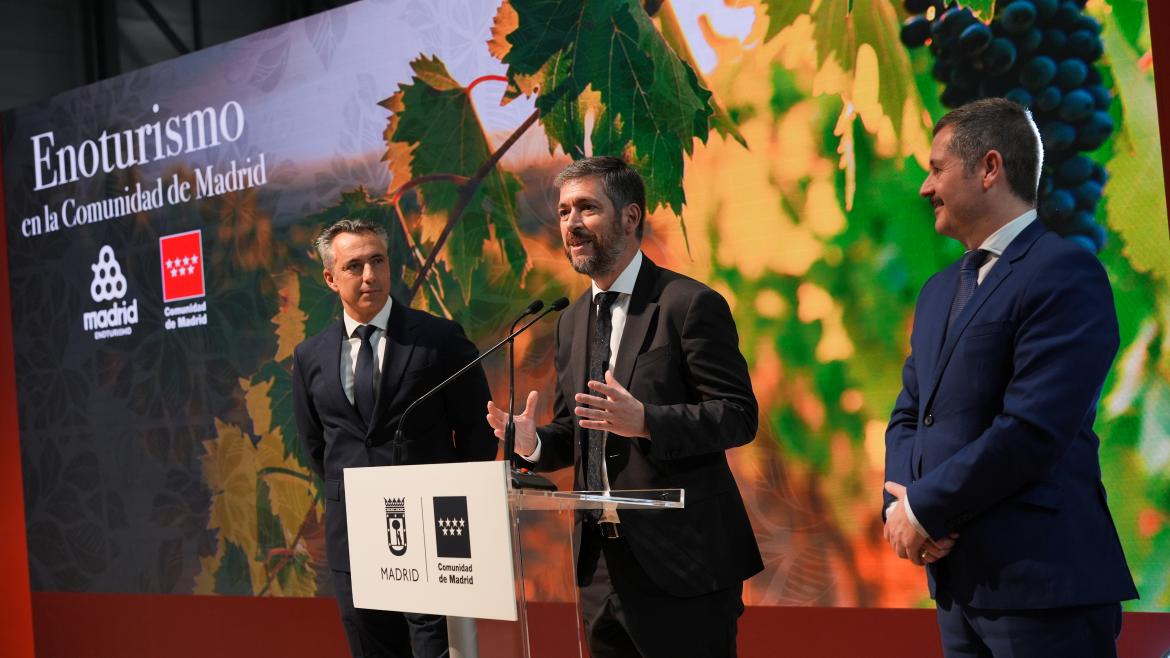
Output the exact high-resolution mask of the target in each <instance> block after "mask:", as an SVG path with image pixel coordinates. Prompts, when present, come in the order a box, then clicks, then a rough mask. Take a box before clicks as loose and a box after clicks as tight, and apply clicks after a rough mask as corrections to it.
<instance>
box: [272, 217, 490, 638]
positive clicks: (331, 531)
mask: <svg viewBox="0 0 1170 658" xmlns="http://www.w3.org/2000/svg"><path fill="white" fill-rule="evenodd" d="M316 247H317V251H318V253H319V254H320V256H321V262H322V264H323V265H324V267H325V283H326V284H328V285H329V287H330V288H331V289H332V290H333V291H334V292H336V293H337V295H338V297H340V298H341V306H342V309H343V311H344V313H343V315H342V318H341V319H340V320H338V321H337V322H336V323H334V324H333V325H331V326H330V327H329V328H327V329H325V330H324V331H322V332H321V333H319V334H317V335H316V336H313V337H312V338H309V339H307V340H306V341H305V342H303V343H301V344H300V345H298V346H297V348H296V351H295V353H294V356H293V412H294V414H295V416H296V421H297V429H298V431H299V432H300V436H301V440H302V441H304V443H305V446H306V448H307V449H308V452H309V456H310V458H311V460H312V462H311V465H312V467H313V470H315V471H316V472H317V475H319V476H321V478H322V479H323V480H324V483H325V491H324V498H325V549H326V553H327V555H328V558H329V567H330V569H332V571H333V584H334V588H335V589H336V593H337V601H338V607H339V608H340V610H341V620H342V625H343V626H344V627H345V634H346V638H347V640H348V641H349V647H350V651H351V653H352V654H353V655H354V656H355V657H357V656H361V657H364V658H369V657H375V656H376V657H378V658H382V657H394V658H398V657H400V656H401V657H407V656H411V655H412V654H413V655H414V656H416V657H419V656H426V657H432V656H446V655H448V646H447V626H446V619H445V618H444V617H440V616H436V615H421V614H403V613H397V612H385V611H380V610H365V609H356V608H354V606H353V593H352V589H351V588H352V583H351V580H350V573H349V541H348V537H347V534H346V532H347V531H346V519H345V491H344V489H343V487H342V469H344V468H350V467H357V466H386V465H392V464H393V461H392V459H393V456H392V455H393V446H391V445H387V443H388V442H389V441H390V440H391V438H392V437H393V436H394V431H395V429H396V428H397V426H398V421H399V417H400V416H401V414H402V412H403V410H405V409H406V407H407V406H408V405H409V404H410V403H411V402H413V401H414V400H416V399H417V398H419V397H420V396H421V395H422V394H423V393H425V392H427V391H428V390H430V389H431V388H432V387H433V386H435V385H436V384H438V383H439V382H441V381H443V380H444V379H445V378H446V377H447V376H448V375H450V374H452V373H453V372H455V371H456V370H458V369H459V368H460V367H462V366H463V365H465V364H466V363H468V362H469V361H471V360H472V359H474V358H475V357H476V356H478V355H479V353H478V351H477V350H476V348H475V346H474V345H472V344H471V342H470V341H468V340H467V338H466V337H464V335H463V330H462V329H461V328H460V327H459V325H458V324H456V323H454V322H451V321H449V320H444V319H442V318H437V317H435V316H433V315H430V314H428V313H424V312H422V311H416V310H413V309H411V308H409V307H407V306H405V305H403V304H399V303H396V302H394V301H393V299H391V297H390V268H389V263H388V260H387V247H388V238H387V235H386V230H385V229H384V228H382V227H381V226H379V225H376V224H373V223H371V222H368V221H366V220H361V219H343V220H341V221H339V222H337V223H335V224H333V225H332V226H330V227H328V228H326V229H325V230H324V231H322V232H321V234H320V236H319V237H318V238H317V240H316ZM490 399H491V393H490V391H489V390H488V385H487V378H486V377H485V376H484V373H483V370H482V369H480V368H475V369H473V370H471V371H470V372H468V373H466V374H464V375H463V376H462V377H460V378H459V379H457V380H455V382H453V383H452V384H451V385H450V386H448V387H447V388H446V389H445V390H444V391H443V393H442V394H441V395H436V396H434V397H432V398H431V399H429V400H428V401H426V402H424V403H423V404H422V405H420V406H419V407H417V408H416V409H415V410H414V411H412V412H411V415H410V417H409V420H408V421H407V424H406V428H405V434H406V450H405V455H406V460H407V461H408V462H409V463H411V464H434V463H443V462H455V461H471V460H488V459H492V458H494V457H495V454H496V444H497V442H496V440H495V438H494V437H493V436H492V431H491V429H490V428H489V427H488V426H487V425H485V424H484V422H483V416H482V415H481V414H482V409H483V405H484V404H486V403H487V401H488V400H490Z"/></svg>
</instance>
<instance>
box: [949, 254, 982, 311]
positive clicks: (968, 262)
mask: <svg viewBox="0 0 1170 658" xmlns="http://www.w3.org/2000/svg"><path fill="white" fill-rule="evenodd" d="M990 255H991V252H990V251H987V250H986V249H975V250H973V251H968V252H967V253H965V254H963V260H962V262H961V263H960V264H959V286H958V288H956V289H955V298H954V299H953V300H951V313H950V315H948V316H947V330H948V331H950V328H951V325H953V324H954V323H955V318H957V317H959V314H960V313H962V312H963V308H964V307H965V306H967V302H969V301H971V296H972V295H974V294H975V289H976V288H978V287H979V268H980V267H982V266H983V262H984V261H986V260H987V257H988V256H990Z"/></svg>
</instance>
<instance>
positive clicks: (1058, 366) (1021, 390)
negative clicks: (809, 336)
mask: <svg viewBox="0 0 1170 658" xmlns="http://www.w3.org/2000/svg"><path fill="white" fill-rule="evenodd" d="M934 134H935V136H934V143H933V146H932V149H931V154H930V172H929V174H928V175H927V177H926V181H925V182H924V183H923V184H922V189H921V194H922V196H923V197H925V198H926V199H928V200H929V201H930V203H931V205H932V206H933V207H934V216H935V230H936V231H938V232H939V233H940V234H942V235H946V236H948V237H952V238H955V239H956V240H959V241H960V242H962V243H963V245H964V246H965V247H966V248H967V250H968V251H967V253H966V254H964V255H963V258H962V260H961V261H959V262H957V263H955V264H953V265H951V266H950V267H948V268H947V269H945V270H943V271H942V272H940V273H938V274H936V275H935V276H933V277H931V279H930V280H928V281H927V282H926V284H925V285H924V286H923V288H922V292H921V293H920V295H919V298H918V305H917V308H916V310H915V313H914V329H913V332H912V335H911V338H910V347H911V353H910V356H909V358H907V359H906V365H905V368H904V370H903V373H902V392H901V394H900V395H899V396H898V399H897V402H896V403H895V405H894V411H893V414H892V417H891V419H890V425H889V428H888V429H887V431H886V480H888V481H887V482H886V486H885V497H884V506H883V507H884V513H885V517H886V522H885V536H886V539H887V540H888V541H889V543H890V545H891V546H892V548H893V549H894V550H895V551H896V552H897V553H898V556H899V557H902V558H905V559H908V560H910V561H912V562H913V563H914V564H918V565H923V564H925V565H927V574H928V579H929V584H930V592H931V596H933V597H934V599H935V602H936V606H937V610H938V623H939V629H940V631H941V634H942V642H943V650H944V653H945V655H946V656H947V658H960V657H964V658H965V657H967V656H971V657H974V656H995V657H996V658H1000V657H1005V656H1011V657H1015V658H1020V657H1036V658H1040V657H1048V656H1061V657H1062V658H1075V657H1079V656H1083V657H1085V658H1089V657H1094V658H1100V657H1102V656H1116V655H1117V654H1116V638H1117V636H1118V634H1119V633H1120V629H1121V604H1120V601H1123V600H1127V599H1132V598H1136V597H1137V591H1136V589H1135V588H1134V584H1133V580H1132V578H1131V577H1130V573H1129V568H1128V567H1127V565H1126V562H1125V556H1124V555H1123V554H1122V550H1121V543H1120V541H1119V540H1118V537H1117V531H1116V529H1115V528H1114V526H1113V519H1112V517H1111V516H1110V514H1109V508H1108V507H1107V505H1106V498H1105V488H1104V487H1103V486H1102V484H1101V465H1100V460H1099V458H1098V455H1097V450H1098V444H1099V439H1098V438H1097V436H1096V435H1095V434H1094V433H1093V421H1094V419H1095V418H1096V415H1097V414H1096V409H1097V402H1098V399H1099V398H1100V395H1101V389H1102V386H1103V384H1104V381H1105V376H1106V374H1107V373H1108V371H1109V367H1110V364H1111V363H1112V361H1113V357H1114V356H1115V355H1116V353H1117V347H1118V341H1119V339H1118V329H1117V317H1116V313H1115V312H1114V308H1113V293H1112V290H1111V289H1110V286H1109V280H1108V278H1107V277H1106V275H1105V270H1104V268H1102V266H1101V264H1100V263H1099V262H1098V261H1097V259H1096V258H1095V257H1094V256H1093V254H1091V253H1089V252H1088V251H1087V250H1085V249H1083V248H1081V247H1080V246H1078V245H1076V244H1074V243H1072V242H1069V241H1067V240H1064V239H1062V238H1060V237H1059V236H1057V235H1056V234H1054V233H1050V232H1048V231H1047V230H1046V229H1045V227H1044V225H1043V224H1041V223H1040V222H1039V221H1037V220H1036V189H1037V181H1038V180H1039V172H1040V166H1041V161H1042V151H1041V144H1040V136H1039V134H1038V133H1037V130H1036V125H1035V123H1033V121H1032V118H1031V115H1030V114H1028V112H1027V110H1025V109H1024V108H1022V107H1020V106H1019V105H1016V104H1014V103H1012V102H1010V101H1007V100H1004V99H999V98H996V99H985V100H981V101H976V102H974V103H970V104H968V105H965V106H963V107H960V108H958V109H956V110H954V111H952V112H951V113H949V114H947V115H946V116H944V117H943V118H942V119H941V120H940V121H939V122H938V124H937V125H936V126H935V129H934Z"/></svg>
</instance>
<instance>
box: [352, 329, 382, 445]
mask: <svg viewBox="0 0 1170 658" xmlns="http://www.w3.org/2000/svg"><path fill="white" fill-rule="evenodd" d="M377 330H378V328H377V327H375V326H374V325H372V324H363V325H362V326H360V327H358V328H357V329H355V330H354V332H353V333H354V336H356V337H357V338H361V339H362V346H361V348H360V349H358V358H357V366H356V367H355V368H354V369H353V404H354V406H355V407H357V410H358V414H360V415H361V417H362V420H363V421H365V423H366V425H369V424H370V421H371V420H372V419H373V418H374V373H375V372H376V371H377V368H375V367H374V345H373V343H371V342H370V336H373V335H374V332H375V331H377Z"/></svg>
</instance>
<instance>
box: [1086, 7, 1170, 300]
mask: <svg viewBox="0 0 1170 658" xmlns="http://www.w3.org/2000/svg"><path fill="white" fill-rule="evenodd" d="M1104 25H1105V29H1104V30H1103V31H1102V33H1101V38H1102V40H1103V41H1104V42H1105V54H1106V57H1107V58H1108V60H1109V62H1110V69H1111V72H1112V74H1113V81H1114V83H1115V84H1116V86H1117V91H1118V96H1119V99H1120V101H1121V106H1122V109H1123V113H1124V119H1123V121H1122V123H1121V130H1122V137H1123V138H1124V141H1123V140H1122V139H1120V138H1119V139H1117V140H1115V143H1114V154H1113V158H1112V159H1111V160H1110V161H1109V165H1108V170H1109V172H1110V174H1111V177H1110V179H1109V184H1108V185H1106V186H1105V207H1106V210H1107V212H1108V216H1109V225H1110V226H1111V227H1112V228H1114V229H1115V230H1117V231H1118V233H1120V234H1121V237H1122V239H1123V240H1124V241H1125V247H1124V249H1123V252H1124V253H1125V255H1126V256H1127V257H1128V258H1129V261H1130V263H1131V264H1132V265H1133V267H1134V269H1135V270H1138V271H1141V272H1149V273H1151V274H1153V275H1154V276H1156V277H1158V278H1159V279H1160V280H1161V281H1162V282H1163V283H1165V282H1167V281H1170V259H1168V258H1167V257H1166V253H1167V247H1170V244H1168V242H1170V241H1168V240H1167V236H1166V221H1165V218H1166V188H1165V184H1164V179H1163V177H1162V150H1161V141H1160V138H1159V132H1158V109H1157V101H1156V99H1155V97H1154V80H1153V74H1152V73H1151V72H1148V71H1142V70H1141V69H1140V68H1138V54H1137V52H1136V51H1135V50H1134V49H1133V47H1132V46H1130V45H1129V43H1128V42H1127V41H1126V40H1125V37H1124V36H1123V34H1122V32H1121V29H1120V27H1119V26H1118V24H1117V19H1116V17H1114V16H1113V15H1112V14H1106V15H1105V16H1104Z"/></svg>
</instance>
